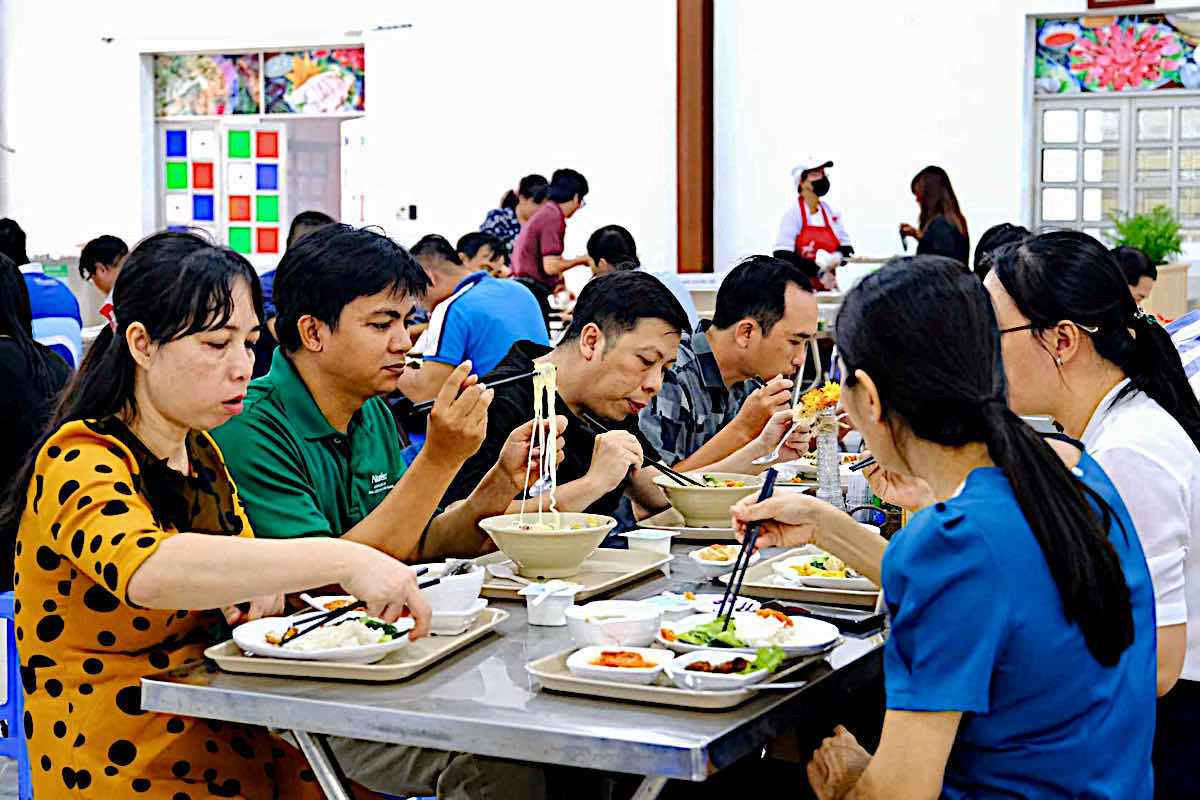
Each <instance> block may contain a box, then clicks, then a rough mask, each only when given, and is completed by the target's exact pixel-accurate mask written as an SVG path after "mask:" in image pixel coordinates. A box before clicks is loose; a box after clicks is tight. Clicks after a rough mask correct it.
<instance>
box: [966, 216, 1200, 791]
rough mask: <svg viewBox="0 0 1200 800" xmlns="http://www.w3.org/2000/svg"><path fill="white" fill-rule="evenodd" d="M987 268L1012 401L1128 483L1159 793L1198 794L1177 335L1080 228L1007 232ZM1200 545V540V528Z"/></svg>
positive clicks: (1192, 504) (1199, 633)
mask: <svg viewBox="0 0 1200 800" xmlns="http://www.w3.org/2000/svg"><path fill="white" fill-rule="evenodd" d="M992 258H993V262H992V263H993V266H992V270H991V272H990V273H989V274H988V276H987V278H986V279H985V280H984V286H985V287H987V289H988V292H989V293H990V294H991V296H992V302H993V304H994V305H995V308H996V317H997V322H998V323H999V325H1000V333H1001V349H1002V352H1003V357H1004V367H1005V372H1006V373H1007V375H1008V384H1009V404H1010V405H1011V406H1012V408H1013V410H1014V411H1015V412H1016V413H1018V414H1022V415H1049V416H1051V417H1053V418H1054V419H1055V420H1056V421H1057V422H1058V424H1059V425H1061V426H1062V428H1063V431H1064V432H1065V433H1066V434H1067V435H1068V436H1071V437H1073V438H1076V439H1080V440H1082V441H1083V443H1084V445H1085V446H1086V448H1087V451H1088V453H1090V454H1091V456H1092V457H1093V458H1094V459H1095V460H1096V461H1098V462H1099V463H1100V465H1101V466H1102V467H1103V468H1104V470H1105V472H1107V473H1108V475H1109V478H1110V479H1111V480H1112V482H1113V484H1114V485H1115V486H1116V487H1117V490H1118V491H1119V492H1120V493H1121V497H1122V499H1123V500H1124V501H1125V505H1126V507H1127V508H1128V509H1129V514H1130V516H1131V517H1132V519H1133V523H1134V526H1135V527H1136V528H1137V533H1138V537H1139V538H1140V539H1141V542H1142V547H1143V549H1144V550H1145V553H1146V560H1147V562H1148V563H1149V565H1150V571H1151V575H1152V577H1153V581H1154V594H1155V606H1156V611H1157V622H1156V625H1157V635H1158V694H1159V698H1160V699H1159V703H1158V728H1157V732H1156V736H1155V747H1154V758H1155V764H1154V766H1155V775H1156V779H1155V782H1156V787H1155V788H1156V792H1157V795H1158V796H1160V797H1200V768H1197V765H1198V764H1200V736H1197V735H1196V730H1197V726H1200V552H1197V550H1196V549H1193V542H1192V539H1193V535H1194V534H1195V533H1196V531H1197V529H1198V528H1200V402H1198V401H1197V399H1196V395H1195V394H1193V393H1192V390H1191V386H1190V385H1189V384H1188V381H1187V376H1186V375H1185V374H1184V370H1183V365H1182V363H1181V362H1180V358H1179V353H1178V351H1176V349H1175V347H1174V346H1173V345H1172V343H1171V339H1170V336H1169V335H1168V334H1167V332H1166V331H1165V330H1163V329H1162V328H1161V327H1160V326H1159V325H1158V323H1157V322H1155V321H1154V318H1153V317H1150V316H1147V315H1144V314H1142V313H1141V312H1140V311H1139V310H1138V307H1137V304H1136V303H1135V302H1134V299H1133V296H1132V295H1131V294H1130V292H1129V287H1128V286H1126V281H1125V277H1124V275H1123V274H1122V272H1121V269H1120V267H1118V265H1117V263H1116V261H1115V260H1114V259H1113V257H1112V255H1111V254H1110V253H1109V252H1108V251H1107V250H1106V249H1105V247H1104V246H1103V245H1101V244H1100V243H1099V242H1098V241H1096V240H1095V239H1093V238H1092V237H1090V236H1087V235H1086V234H1083V233H1078V232H1074V231H1057V232H1054V233H1046V234H1042V235H1040V236H1035V237H1031V238H1030V239H1027V240H1026V241H1024V242H1021V243H1016V244H1011V245H1006V246H1004V247H1003V248H1001V249H999V250H997V251H996V252H995V253H993V255H992ZM1197 544H1198V545H1200V542H1197Z"/></svg>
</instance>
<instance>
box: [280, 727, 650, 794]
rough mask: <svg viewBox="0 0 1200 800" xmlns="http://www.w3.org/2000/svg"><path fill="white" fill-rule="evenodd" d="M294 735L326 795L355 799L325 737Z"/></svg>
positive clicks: (304, 734)
mask: <svg viewBox="0 0 1200 800" xmlns="http://www.w3.org/2000/svg"><path fill="white" fill-rule="evenodd" d="M292 736H295V737H296V744H298V745H300V751H301V752H303V753H304V757H305V758H307V759H308V765H309V766H310V767H312V771H313V774H314V775H316V776H317V783H319V784H320V785H321V790H322V791H324V792H325V796H326V797H328V798H329V800H354V795H353V794H351V792H350V790H349V789H348V788H347V787H346V783H345V778H343V777H342V774H341V770H340V769H339V768H338V765H337V759H335V758H334V756H333V753H332V752H331V751H330V749H329V743H328V742H326V741H325V737H324V736H322V735H320V734H310V733H308V732H307V731H296V730H294V731H292ZM656 794H657V793H656ZM649 797H654V795H649Z"/></svg>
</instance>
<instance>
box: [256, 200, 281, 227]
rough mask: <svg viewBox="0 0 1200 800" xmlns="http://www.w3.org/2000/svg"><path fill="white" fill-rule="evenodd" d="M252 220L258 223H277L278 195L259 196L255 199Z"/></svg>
mask: <svg viewBox="0 0 1200 800" xmlns="http://www.w3.org/2000/svg"><path fill="white" fill-rule="evenodd" d="M254 219H255V220H257V221H258V222H279V195H277V194H260V195H258V196H257V197H255V198H254Z"/></svg>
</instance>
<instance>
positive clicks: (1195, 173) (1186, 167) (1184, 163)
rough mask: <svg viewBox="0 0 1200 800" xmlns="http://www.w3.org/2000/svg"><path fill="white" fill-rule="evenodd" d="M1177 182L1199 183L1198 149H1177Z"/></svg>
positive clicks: (1199, 153)
mask: <svg viewBox="0 0 1200 800" xmlns="http://www.w3.org/2000/svg"><path fill="white" fill-rule="evenodd" d="M1179 180H1181V181H1200V147H1181V148H1179Z"/></svg>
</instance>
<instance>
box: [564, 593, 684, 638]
mask: <svg viewBox="0 0 1200 800" xmlns="http://www.w3.org/2000/svg"><path fill="white" fill-rule="evenodd" d="M565 616H566V618H567V628H568V629H569V630H570V631H571V638H572V639H574V640H575V644H576V645H577V646H579V647H587V646H589V645H603V646H605V647H613V646H617V647H645V646H646V645H648V644H650V643H651V642H653V641H654V637H656V636H658V629H659V627H660V626H661V625H662V620H663V610H662V609H661V608H655V607H654V606H653V605H648V604H646V603H642V602H639V601H636V600H600V601H597V602H595V603H588V604H587V605H582V606H571V607H570V608H568V609H567V610H566V612H565Z"/></svg>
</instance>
